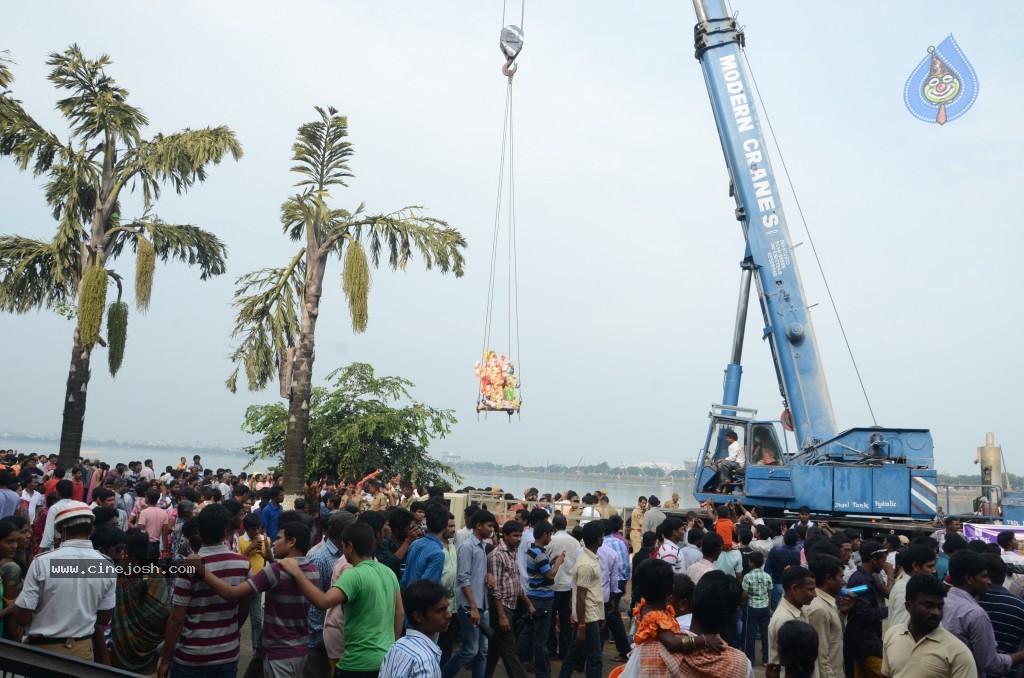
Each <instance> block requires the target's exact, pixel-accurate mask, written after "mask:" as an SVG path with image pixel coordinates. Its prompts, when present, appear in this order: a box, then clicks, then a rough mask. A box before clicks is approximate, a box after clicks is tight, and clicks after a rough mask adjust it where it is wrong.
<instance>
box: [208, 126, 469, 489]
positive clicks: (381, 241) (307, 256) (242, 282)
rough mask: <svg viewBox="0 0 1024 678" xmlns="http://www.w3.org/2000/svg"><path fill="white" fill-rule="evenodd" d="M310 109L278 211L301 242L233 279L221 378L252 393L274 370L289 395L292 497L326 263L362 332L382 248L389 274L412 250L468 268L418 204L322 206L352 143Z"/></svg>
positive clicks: (287, 459)
mask: <svg viewBox="0 0 1024 678" xmlns="http://www.w3.org/2000/svg"><path fill="white" fill-rule="evenodd" d="M316 111H317V113H318V114H319V116H320V119H319V120H314V121H313V122H309V123H306V124H305V125H302V126H301V127H299V131H298V136H297V138H296V141H295V144H294V145H293V146H292V151H293V156H292V159H293V160H294V161H295V163H296V164H295V166H294V167H292V171H293V172H295V173H297V174H299V175H300V176H301V177H302V178H301V179H300V180H299V182H298V183H297V184H296V186H299V187H300V189H301V193H299V194H297V195H294V196H292V197H290V198H288V199H287V200H286V201H285V202H284V204H283V205H282V206H281V223H282V224H283V227H284V232H285V233H287V234H288V235H289V236H290V237H291V239H292V240H294V241H297V242H301V243H303V246H302V247H300V248H299V250H298V251H297V252H296V253H295V255H294V256H293V257H292V259H291V261H289V262H288V263H287V265H285V266H283V267H281V268H265V269H262V270H259V271H253V272H251V273H247V274H245V275H243V276H242V277H240V278H239V279H238V289H237V291H236V292H235V302H234V305H235V308H236V309H237V316H236V319H235V328H234V332H233V333H232V336H233V337H234V338H235V339H237V340H238V342H239V343H238V346H237V348H236V349H235V350H234V352H233V353H232V354H231V359H232V361H233V362H234V363H235V369H234V371H233V372H232V373H231V376H230V377H228V379H227V382H226V383H227V387H228V388H229V389H230V390H231V391H232V392H234V391H235V388H236V385H237V381H238V373H239V370H240V369H242V368H244V370H245V376H246V378H247V379H248V382H249V390H251V391H256V390H260V389H263V388H266V386H267V384H268V383H269V382H270V380H271V379H272V378H273V377H274V375H275V373H276V374H278V376H279V378H280V381H281V396H282V397H283V398H287V399H288V421H287V428H286V432H285V455H284V477H285V493H286V494H288V495H289V496H291V495H298V494H299V493H301V492H302V488H303V478H304V476H305V466H306V462H305V457H306V445H307V442H308V438H309V398H310V393H311V390H312V386H313V346H314V334H315V332H316V321H317V316H318V315H319V313H320V297H321V295H322V294H323V280H324V273H325V271H326V269H327V260H328V259H329V258H330V257H332V256H337V257H338V258H340V259H342V260H343V262H344V264H343V272H342V290H343V291H344V293H345V297H346V299H347V301H348V307H349V312H350V315H351V317H352V330H353V331H354V332H357V333H358V332H363V331H364V330H365V329H366V323H367V320H368V317H369V316H368V311H367V305H368V295H369V291H370V263H371V262H372V264H373V266H374V267H375V268H378V267H379V266H380V259H381V253H382V251H384V250H386V251H387V257H388V264H389V265H390V266H391V268H392V269H398V268H401V269H402V270H405V267H406V264H407V263H408V261H409V259H411V258H412V256H413V250H414V249H415V250H416V251H417V252H419V254H420V256H421V257H423V262H424V265H425V266H426V268H427V269H428V270H430V269H432V268H433V267H435V266H436V267H437V268H439V269H440V270H441V272H442V273H447V272H448V271H452V272H454V273H455V276H456V277H461V276H462V271H463V265H464V263H465V260H464V258H463V255H462V252H461V251H460V250H461V249H463V248H465V246H466V241H465V239H464V238H463V237H462V234H460V233H459V232H458V231H457V230H455V229H453V228H451V227H449V226H448V224H447V223H445V222H444V221H441V220H440V219H434V218H431V217H427V216H422V215H421V214H420V213H419V209H420V208H418V207H404V208H402V209H400V210H398V211H396V212H391V213H389V214H377V215H369V214H366V213H365V205H362V204H361V205H359V207H358V208H357V209H356V210H355V211H354V212H349V211H347V210H344V209H337V208H331V207H329V206H328V204H327V201H328V199H329V198H330V197H331V196H330V189H331V187H333V186H347V184H346V183H345V179H346V178H348V177H351V176H353V175H352V173H351V172H350V171H349V167H348V165H347V164H346V163H347V161H348V159H349V158H350V157H351V156H352V145H351V144H350V143H349V142H348V141H346V140H345V139H346V137H347V136H348V120H347V119H346V118H345V117H344V116H340V115H338V111H337V110H335V109H334V108H328V109H327V110H324V109H322V108H320V107H317V108H316ZM367 249H369V253H367Z"/></svg>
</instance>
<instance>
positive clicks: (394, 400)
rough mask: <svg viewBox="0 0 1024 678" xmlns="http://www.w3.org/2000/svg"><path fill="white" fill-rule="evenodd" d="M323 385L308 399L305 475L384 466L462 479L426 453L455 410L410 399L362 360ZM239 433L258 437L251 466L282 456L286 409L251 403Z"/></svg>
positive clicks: (400, 384) (406, 474)
mask: <svg viewBox="0 0 1024 678" xmlns="http://www.w3.org/2000/svg"><path fill="white" fill-rule="evenodd" d="M327 381H328V382H329V383H330V386H329V387H324V386H317V387H314V388H313V389H312V390H311V392H310V395H309V432H308V435H309V443H308V445H307V447H306V473H307V474H309V475H335V474H338V475H339V476H354V477H358V478H362V477H363V476H365V475H366V474H367V473H370V472H371V471H374V470H375V469H379V468H383V469H386V470H387V472H388V473H401V474H402V477H403V478H408V479H410V480H412V481H413V482H415V483H424V484H427V485H440V484H446V483H447V482H448V481H447V479H448V478H451V479H454V480H455V481H459V480H461V478H459V476H458V475H456V473H455V471H454V470H452V469H451V468H450V467H448V466H445V465H444V464H442V463H441V462H439V461H437V460H436V459H434V458H433V457H431V456H429V454H428V453H427V448H428V447H429V446H430V443H431V441H432V440H434V439H441V438H444V437H445V436H447V435H448V434H449V433H450V432H451V427H452V424H454V423H456V422H455V415H454V411H453V410H438V409H435V408H433V407H430V406H428V405H424V404H423V403H420V402H417V401H415V400H413V399H412V396H411V395H410V393H409V389H410V388H413V387H414V384H413V383H412V382H410V381H408V380H406V379H402V378H401V377H377V376H375V375H374V372H373V368H372V367H370V366H369V365H367V364H365V363H353V364H352V365H349V366H348V367H345V368H342V369H338V370H335V371H333V372H331V373H330V374H328V375H327ZM242 430H243V431H245V432H246V433H250V434H252V435H257V436H260V438H259V440H257V442H256V443H255V444H253V445H251V446H249V447H246V448H245V451H246V452H248V453H249V454H251V455H253V461H255V460H256V459H265V458H274V459H281V458H282V457H285V456H286V455H287V438H288V408H286V407H285V406H284V405H282V404H280V403H275V404H272V405H251V406H250V407H249V408H248V409H247V410H246V412H245V424H244V425H243V426H242ZM285 473H287V471H285ZM286 482H287V478H286Z"/></svg>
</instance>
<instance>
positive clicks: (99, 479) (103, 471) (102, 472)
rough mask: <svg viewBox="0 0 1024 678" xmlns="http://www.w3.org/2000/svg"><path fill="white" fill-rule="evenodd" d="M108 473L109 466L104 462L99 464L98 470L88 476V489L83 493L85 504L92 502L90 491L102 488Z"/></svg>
mask: <svg viewBox="0 0 1024 678" xmlns="http://www.w3.org/2000/svg"><path fill="white" fill-rule="evenodd" d="M109 472H110V466H108V465H107V464H106V462H102V461H101V462H100V464H99V468H98V469H96V470H95V471H93V472H92V475H91V476H89V489H87V490H86V492H85V503H86V504H89V503H91V502H92V491H93V490H95V489H96V488H97V487H103V481H104V480H106V478H107V473H109Z"/></svg>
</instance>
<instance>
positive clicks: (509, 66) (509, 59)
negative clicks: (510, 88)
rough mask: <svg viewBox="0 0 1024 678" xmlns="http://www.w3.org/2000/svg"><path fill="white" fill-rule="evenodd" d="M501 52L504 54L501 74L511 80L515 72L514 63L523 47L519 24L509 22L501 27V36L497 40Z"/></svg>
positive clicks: (521, 31)
mask: <svg viewBox="0 0 1024 678" xmlns="http://www.w3.org/2000/svg"><path fill="white" fill-rule="evenodd" d="M498 44H499V46H500V47H501V53H502V54H504V55H505V65H504V66H502V67H501V72H502V75H504V76H505V77H507V78H508V81H509V82H512V76H513V75H515V74H516V70H517V69H518V66H517V65H516V64H515V63H514V62H515V60H516V57H517V56H519V52H520V50H522V49H523V29H521V28H519V26H514V25H512V24H509V25H508V26H505V27H504V28H502V29H501V37H500V39H499V41H498Z"/></svg>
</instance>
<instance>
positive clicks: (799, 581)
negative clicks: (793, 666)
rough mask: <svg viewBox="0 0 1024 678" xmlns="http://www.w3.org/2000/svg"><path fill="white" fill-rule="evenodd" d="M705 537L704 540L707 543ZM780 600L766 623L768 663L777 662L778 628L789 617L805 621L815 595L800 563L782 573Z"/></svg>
mask: <svg viewBox="0 0 1024 678" xmlns="http://www.w3.org/2000/svg"><path fill="white" fill-rule="evenodd" d="M707 539H708V538H707V537H705V538H704V542H705V543H707ZM782 590H783V592H784V593H783V596H782V600H780V601H779V606H778V607H777V608H775V612H773V613H772V620H771V621H770V622H769V623H768V663H769V664H778V663H779V629H780V628H782V625H783V624H785V623H786V622H788V621H790V620H791V619H796V620H798V621H802V622H806V621H807V613H806V611H805V609H804V608H805V606H806V605H807V604H809V603H810V602H811V601H812V600H813V599H814V595H815V585H814V577H813V576H812V575H811V572H810V570H808V569H807V568H806V567H801V566H800V565H791V566H789V567H788V568H786V571H785V572H783V573H782ZM813 678H818V668H817V667H815V668H814V675H813Z"/></svg>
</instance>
